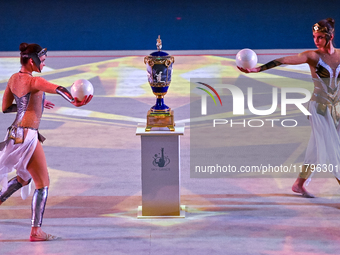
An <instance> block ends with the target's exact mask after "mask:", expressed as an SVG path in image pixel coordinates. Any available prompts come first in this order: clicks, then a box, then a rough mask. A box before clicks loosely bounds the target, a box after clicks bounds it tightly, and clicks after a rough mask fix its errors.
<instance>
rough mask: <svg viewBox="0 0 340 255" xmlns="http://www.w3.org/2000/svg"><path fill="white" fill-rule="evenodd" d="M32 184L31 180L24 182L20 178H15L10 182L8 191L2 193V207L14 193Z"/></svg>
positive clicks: (0, 198) (0, 201)
mask: <svg viewBox="0 0 340 255" xmlns="http://www.w3.org/2000/svg"><path fill="white" fill-rule="evenodd" d="M30 182H31V179H29V180H28V181H24V180H23V179H21V178H20V177H19V176H16V177H13V178H12V179H10V180H9V181H8V187H7V190H6V191H5V192H3V193H1V191H0V205H1V204H2V203H3V202H5V201H6V200H7V199H8V198H9V197H10V196H11V195H13V193H14V192H16V191H17V190H19V189H21V187H23V186H25V185H27V184H29V183H30Z"/></svg>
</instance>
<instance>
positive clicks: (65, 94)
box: [55, 86, 74, 103]
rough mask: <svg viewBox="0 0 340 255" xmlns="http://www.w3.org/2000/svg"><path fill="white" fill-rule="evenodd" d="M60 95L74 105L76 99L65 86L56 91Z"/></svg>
mask: <svg viewBox="0 0 340 255" xmlns="http://www.w3.org/2000/svg"><path fill="white" fill-rule="evenodd" d="M55 91H56V92H57V93H58V94H59V95H61V96H62V97H63V98H64V99H66V100H67V101H68V102H70V103H72V102H74V98H73V96H72V95H71V93H70V92H69V91H68V90H67V89H66V88H65V87H63V86H59V87H58V88H57V89H56V90H55Z"/></svg>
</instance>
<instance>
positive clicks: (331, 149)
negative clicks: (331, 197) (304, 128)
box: [304, 58, 340, 179]
mask: <svg viewBox="0 0 340 255" xmlns="http://www.w3.org/2000/svg"><path fill="white" fill-rule="evenodd" d="M339 73H340V65H339V66H338V67H337V69H336V70H335V73H334V74H333V70H332V69H331V68H330V66H329V65H327V64H326V63H325V62H324V61H323V60H322V59H321V58H320V59H319V62H318V64H317V66H316V74H317V76H318V79H315V82H316V83H318V85H321V86H318V87H316V89H315V90H314V95H315V96H316V97H317V98H321V99H322V100H324V101H326V102H327V103H326V104H320V103H317V102H316V101H310V103H309V111H310V113H311V114H312V115H311V116H310V117H309V121H310V124H311V127H312V133H311V136H310V140H309V143H308V146H307V150H306V156H305V162H304V163H305V164H314V165H319V167H320V169H321V168H324V169H327V170H328V171H331V169H332V170H333V171H332V173H333V174H334V175H335V177H337V178H338V179H340V125H339V120H340V96H339V93H340V92H339V90H340V86H339V85H340V84H338V76H339ZM321 87H322V89H321ZM323 164H326V165H324V166H323ZM315 172H317V171H314V172H313V173H312V175H313V174H314V173H315Z"/></svg>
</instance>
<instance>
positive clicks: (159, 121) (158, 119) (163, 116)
mask: <svg viewBox="0 0 340 255" xmlns="http://www.w3.org/2000/svg"><path fill="white" fill-rule="evenodd" d="M153 127H167V128H169V130H170V131H175V123H174V111H172V110H169V112H161V111H159V112H157V111H155V112H154V111H152V110H149V111H148V115H147V118H146V128H145V131H151V128H153Z"/></svg>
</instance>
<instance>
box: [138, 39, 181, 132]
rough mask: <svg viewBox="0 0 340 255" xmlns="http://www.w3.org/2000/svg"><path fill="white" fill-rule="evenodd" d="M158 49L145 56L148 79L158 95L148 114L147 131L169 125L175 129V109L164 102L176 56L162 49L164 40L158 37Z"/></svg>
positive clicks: (171, 128) (172, 129) (170, 128)
mask: <svg viewBox="0 0 340 255" xmlns="http://www.w3.org/2000/svg"><path fill="white" fill-rule="evenodd" d="M156 45H157V48H158V51H155V52H153V53H151V54H150V55H149V56H146V57H145V58H144V63H145V64H146V69H147V73H148V81H149V83H150V86H151V89H152V92H153V93H154V94H155V95H156V97H157V99H156V104H155V105H154V106H152V107H151V109H150V110H149V111H148V115H147V125H146V126H147V127H146V129H145V130H146V131H150V130H151V128H152V127H168V128H169V130H171V131H174V130H175V128H174V126H175V125H174V118H173V111H172V110H171V109H170V108H169V107H168V106H167V105H166V104H165V103H164V96H165V94H166V93H167V92H168V88H169V86H170V83H171V76H172V64H173V63H174V57H173V56H170V55H169V54H168V53H166V52H164V51H161V48H162V42H161V39H160V37H159V36H158V39H157V44H156Z"/></svg>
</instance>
